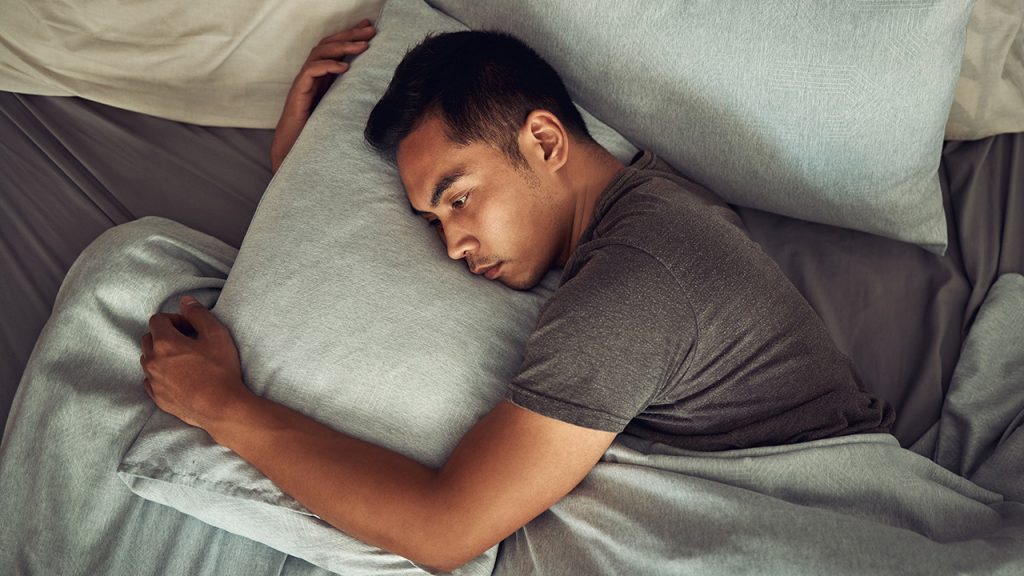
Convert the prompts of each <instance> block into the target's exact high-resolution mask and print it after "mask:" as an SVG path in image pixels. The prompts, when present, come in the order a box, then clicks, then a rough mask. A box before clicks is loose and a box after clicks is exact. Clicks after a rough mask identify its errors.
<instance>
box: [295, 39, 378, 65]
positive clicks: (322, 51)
mask: <svg viewBox="0 0 1024 576" xmlns="http://www.w3.org/2000/svg"><path fill="white" fill-rule="evenodd" d="M369 46H370V44H369V42H366V41H365V40H360V41H354V42H353V41H341V40H339V41H336V42H327V43H324V44H318V45H317V46H316V47H315V48H313V50H312V51H310V53H309V58H307V59H306V62H311V63H312V62H316V61H317V60H324V59H326V58H341V57H342V56H355V55H357V54H362V53H363V52H365V51H366V49H367V48H368V47H369Z"/></svg>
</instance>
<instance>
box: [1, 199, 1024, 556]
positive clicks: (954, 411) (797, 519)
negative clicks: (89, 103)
mask: <svg viewBox="0 0 1024 576" xmlns="http://www.w3.org/2000/svg"><path fill="white" fill-rule="evenodd" d="M236 253H237V251H236V250H235V249H234V248H232V247H230V246H228V245H226V244H224V243H223V242H221V241H219V240H217V239H215V238H212V237H210V236H207V235H204V234H201V233H199V232H196V231H194V230H192V229H190V228H187V227H185V226H183V225H181V224H178V223H176V222H173V221H169V220H166V219H162V218H144V219H140V220H138V221H136V222H131V223H128V224H125V225H121V226H117V227H114V228H112V229H110V230H108V231H107V232H105V233H103V234H102V235H101V236H100V237H99V238H98V239H97V240H96V241H95V242H93V243H92V244H90V246H89V247H88V248H87V249H86V250H85V252H83V254H82V255H81V256H80V257H79V258H78V259H77V260H76V261H75V263H74V265H73V266H72V268H71V270H70V271H69V273H68V276H67V278H66V280H65V282H64V283H63V284H62V286H61V288H60V291H59V292H58V294H57V298H56V303H55V306H54V311H53V314H52V315H51V317H50V319H49V320H48V321H47V323H46V326H45V327H44V329H43V332H42V335H41V336H40V338H39V340H38V342H37V344H36V346H35V348H34V350H33V353H32V357H31V359H30V361H29V364H28V368H27V370H26V372H25V378H24V379H23V381H22V387H21V388H20V389H19V391H18V394H17V396H16V398H15V402H14V405H13V409H12V417H11V420H10V421H9V422H8V427H7V430H6V431H5V435H4V438H3V441H2V443H0V494H3V495H4V509H3V510H4V512H3V516H2V519H3V522H2V528H0V566H4V567H5V569H6V570H8V571H10V572H12V573H14V574H64V575H68V576H75V575H82V576H84V575H92V574H125V575H127V574H131V575H133V576H144V575H149V574H152V575H160V574H219V575H227V576H231V575H235V574H238V575H243V574H245V575H256V576H258V575H262V574H266V575H273V574H289V575H291V574H323V573H324V572H323V571H321V570H319V569H317V568H314V567H313V566H311V565H309V564H307V563H306V562H304V561H302V560H298V559H296V558H294V557H290V556H287V555H285V554H282V553H280V552H277V551H275V550H273V549H271V548H269V547H267V546H264V545H262V544H258V543H257V542H255V541H251V540H247V539H245V538H242V537H239V536H235V535H232V534H230V533H228V532H225V531H222V530H218V529H216V528H213V527H212V526H210V525H207V524H204V523H202V522H200V521H198V520H196V519H194V518H192V517H191V516H187V515H184V514H180V513H178V512H176V511H175V510H173V509H171V508H169V507H165V506H161V505H159V504H156V503H154V502H151V501H148V500H144V499H142V498H138V497H136V496H134V495H133V494H132V493H131V491H130V490H129V489H128V487H127V486H125V485H124V484H123V483H122V482H121V480H120V479H119V478H118V476H117V475H116V473H115V470H116V467H117V463H118V461H119V459H120V457H121V454H123V453H124V452H125V450H127V448H128V446H129V445H130V444H131V442H132V441H133V439H134V438H135V435H136V434H137V433H138V430H139V429H140V428H141V427H142V425H143V423H144V422H145V421H146V419H147V418H148V417H149V416H150V414H151V413H152V412H153V411H154V410H155V407H154V406H153V404H152V402H151V401H150V400H149V398H148V396H147V395H146V393H145V392H144V391H143V390H142V387H141V386H140V383H139V377H140V368H139V366H138V354H139V338H140V336H141V334H142V333H144V332H145V331H146V330H147V329H148V327H147V324H146V321H147V319H148V315H149V314H150V313H151V312H153V311H157V310H159V311H165V312H169V311H173V310H175V309H176V306H177V300H178V298H179V296H180V295H182V294H186V293H187V294H192V295H195V296H197V297H199V298H200V299H202V300H203V301H207V302H210V301H212V300H214V299H216V297H217V296H218V294H219V292H220V289H221V288H222V286H223V285H224V281H225V279H226V277H227V274H228V272H229V271H230V268H231V265H232V264H233V262H234V258H235V256H236ZM83 335H88V337H85V338H83ZM1022 340H1024V277H1022V276H1020V275H1016V274H1009V275H1005V276H1003V277H1001V278H1000V280H999V281H998V282H997V283H996V284H995V285H994V286H993V288H992V289H991V290H990V291H989V293H988V296H987V298H986V299H985V300H984V302H983V303H982V306H981V309H980V312H979V313H978V316H977V320H976V322H975V323H974V325H973V327H972V328H971V331H970V333H969V334H968V335H967V338H966V342H965V345H964V348H963V353H962V354H961V355H960V361H959V363H958V365H957V367H956V370H955V372H954V377H953V379H952V385H951V387H950V392H949V395H948V397H947V399H946V402H945V403H944V406H943V411H942V414H941V418H940V419H939V421H938V423H937V425H936V426H934V427H933V429H932V431H931V432H930V433H928V434H926V435H925V437H924V439H923V440H922V441H920V442H919V443H918V444H917V445H915V447H914V448H915V450H916V451H917V453H915V452H914V451H911V450H908V449H905V448H902V447H900V446H899V443H898V442H897V440H896V439H895V438H894V437H892V436H890V435H886V434H863V435H855V436H847V437H842V438H832V439H826V440H818V441H814V442H808V443H804V444H799V445H790V446H782V447H767V448H756V449H748V450H736V451H728V452H718V453H697V452H689V451H685V450H679V449H675V448H671V447H668V446H664V445H659V444H655V443H650V442H646V441H643V440H640V439H638V438H635V437H630V436H628V435H623V436H620V437H619V438H618V439H617V441H616V443H615V444H614V445H613V446H612V448H611V449H609V451H608V452H607V453H606V454H605V456H604V457H603V458H602V461H601V462H600V463H599V464H598V465H597V466H596V467H595V469H594V471H593V472H592V473H591V474H590V475H588V477H587V479H585V480H584V482H583V483H582V484H581V486H580V487H579V488H578V489H576V490H574V491H573V492H572V493H571V494H570V495H569V496H568V497H566V498H565V499H563V500H562V501H560V502H559V503H558V504H556V505H555V506H554V507H553V508H552V509H551V510H549V511H548V512H546V513H544V514H543V515H541V516H540V517H538V518H537V519H536V520H535V521H533V522H531V523H530V524H528V525H527V526H526V527H524V528H522V529H521V530H519V531H518V532H517V533H516V534H514V535H513V536H512V537H510V538H509V539H508V540H506V542H505V543H504V544H503V545H502V547H501V550H500V552H499V557H498V562H497V565H496V568H495V572H496V573H498V574H514V575H521V574H556V575H557V574H577V573H605V574H636V573H644V574H666V575H668V574H678V573H686V572H689V571H691V570H692V571H695V572H700V573H702V574H722V575H732V574H739V573H763V572H768V573H787V574H821V573H830V574H851V575H853V574H863V573H878V574H908V573H919V574H943V573H958V574H972V575H982V574H1008V575H1009V574H1019V573H1020V571H1021V570H1022V569H1024V554H1022V552H1021V550H1024V503H1022V500H1024V485H1022V483H1021V481H1020V478H1021V476H1022V472H1024V428H1022V424H1024V418H1022V416H1021V415H1022V414H1024V388H1022V386H1021V383H1022V380H1021V378H1022V376H1024V373H1022V372H1021V370H1020V368H1021V366H1022V365H1024V348H1021V347H1020V346H1019V342H1021V341H1022ZM925 456H927V457H925ZM930 458H934V460H935V461H933V460H932V459H930ZM936 462H938V463H936ZM940 464H941V466H940ZM943 466H945V468H944V467H943ZM954 471H955V472H957V473H958V474H961V475H962V477H961V476H958V475H956V474H954V473H953V472H954ZM1002 494H1005V495H1006V498H1004V497H1003V496H1002ZM373 560H374V558H372V557H370V558H368V561H373ZM380 568H381V570H382V571H385V568H384V567H380ZM386 571H387V572H388V573H391V572H395V573H405V569H403V568H402V567H398V566H394V567H392V566H388V567H387V570H386Z"/></svg>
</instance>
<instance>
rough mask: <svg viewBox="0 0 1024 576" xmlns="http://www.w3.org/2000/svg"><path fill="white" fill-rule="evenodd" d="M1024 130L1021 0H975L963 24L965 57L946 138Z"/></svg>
mask: <svg viewBox="0 0 1024 576" xmlns="http://www.w3.org/2000/svg"><path fill="white" fill-rule="evenodd" d="M1020 131H1024V0H978V1H977V2H976V3H975V5H974V10H973V11H972V12H971V19H970V22H968V24H967V39H966V41H965V45H964V59H963V64H962V65H961V66H960V80H958V81H957V83H956V92H955V94H954V100H953V107H952V109H951V110H950V111H949V121H947V122H946V139H947V140H977V139H979V138H984V137H986V136H991V135H993V134H1004V133H1006V132H1020Z"/></svg>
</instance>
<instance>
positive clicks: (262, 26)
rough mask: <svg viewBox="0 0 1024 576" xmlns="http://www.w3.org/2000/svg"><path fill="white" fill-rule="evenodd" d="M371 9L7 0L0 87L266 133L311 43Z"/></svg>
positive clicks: (354, 0)
mask: <svg viewBox="0 0 1024 576" xmlns="http://www.w3.org/2000/svg"><path fill="white" fill-rule="evenodd" d="M381 4H383V0H332V1H331V2H293V1H290V0H217V1H216V2H187V1H179V2H139V1H137V0H89V1H88V2H67V1H66V0H8V1H6V2H2V3H0V5H2V8H0V14H3V16H0V39H2V41H0V90H5V91H9V92H22V93H26V94H45V95H49V96H81V97H83V98H87V99H89V100H94V101H96V102H102V103H104V104H109V105H111V106H116V107H118V108H124V109H126V110H133V111H135V112H143V113H145V114H151V115H153V116H160V117H163V118H170V119H172V120H179V121H182V122H191V123H193V124H208V125H214V126H241V127H247V128H273V127H274V126H275V125H276V124H277V119H278V118H279V117H280V115H281V105H282V104H283V103H284V98H285V95H286V94H287V93H288V88H289V87H290V86H291V83H292V80H293V79H294V78H295V73H296V72H297V71H298V70H299V67H300V66H301V65H302V62H303V61H304V60H305V59H306V56H308V55H309V50H310V49H311V48H312V47H313V45H314V44H316V43H317V41H319V40H320V38H322V37H324V36H326V35H327V34H329V33H331V32H335V31H337V30H340V29H343V28H347V27H350V26H352V25H354V24H355V23H356V22H358V21H359V20H361V19H363V18H371V19H372V18H375V17H376V15H377V14H378V13H379V11H380V7H381Z"/></svg>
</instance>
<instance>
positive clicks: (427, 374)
mask: <svg viewBox="0 0 1024 576" xmlns="http://www.w3.org/2000/svg"><path fill="white" fill-rule="evenodd" d="M378 27H379V33H378V35H377V37H376V38H375V39H374V40H373V41H372V43H371V47H370V49H369V50H368V51H367V52H366V53H365V54H363V55H362V56H360V57H359V58H357V59H356V60H355V61H354V63H353V65H352V68H351V70H350V71H349V72H348V73H347V74H345V75H344V76H343V77H342V78H341V79H340V80H339V81H338V82H336V83H335V85H334V86H333V87H332V89H331V91H330V92H329V93H328V94H327V95H326V96H325V98H324V100H323V101H322V102H321V104H320V106H319V107H318V108H317V110H316V111H315V112H314V114H313V116H312V118H311V119H310V122H309V124H308V125H307V126H306V128H305V129H304V130H303V132H302V135H301V137H300V138H299V140H298V141H297V142H296V144H295V147H294V148H293V150H292V151H291V153H290V154H289V155H288V157H287V159H286V160H285V162H284V164H283V165H282V166H281V168H280V170H279V171H278V173H277V175H276V176H275V177H274V179H273V181H272V182H271V183H270V186H269V188H268V189H267V191H266V194H265V195H264V196H263V199H262V201H261V202H260V205H259V207H258V209H257V212H256V215H255V217H254V219H253V222H252V224H251V225H250V227H249V231H248V234H247V235H246V237H245V240H244V242H243V243H242V246H241V249H240V251H239V254H238V258H237V260H236V262H235V264H234V266H233V268H232V270H231V273H230V275H229V277H228V279H227V282H226V284H225V286H224V289H223V292H222V293H221V295H220V297H219V300H218V302H217V304H216V306H215V307H214V313H215V314H216V315H217V316H218V317H219V318H220V319H221V320H222V321H224V322H225V323H226V324H227V326H228V327H229V328H230V329H231V332H232V334H233V336H234V338H235V340H236V342H237V344H238V347H239V353H240V356H241V359H242V366H243V376H244V379H245V382H246V383H247V384H248V385H249V386H250V387H251V388H252V389H253V390H254V391H256V392H257V393H258V394H260V395H263V396H266V397H268V398H270V399H272V400H274V401H276V402H279V403H282V404H285V405H287V406H290V407H292V408H294V409H297V410H299V411H300V412H303V413H305V414H307V415H309V416H311V417H313V418H315V419H317V420H319V421H321V422H324V423H326V424H328V425H329V426H331V427H333V428H335V429H338V430H341V431H343V432H345V433H347V434H349V435H351V436H355V437H357V438H362V439H364V440H367V441H370V442H373V443H375V444H378V445H382V446H385V447H387V448H390V449H392V450H395V451H397V452H400V453H402V454H404V455H406V456H409V457H410V458H413V459H415V460H417V461H419V462H422V463H424V464H427V465H429V466H432V467H440V466H441V465H442V464H443V463H444V461H445V460H446V459H447V457H448V455H449V453H450V452H451V451H452V450H453V449H454V447H455V446H456V444H457V443H458V441H459V440H460V439H461V438H462V436H463V435H464V433H465V432H466V431H468V429H469V428H470V427H471V426H472V425H473V424H474V423H475V422H476V420H477V419H479V418H480V417H481V416H482V415H483V414H485V413H486V412H487V411H488V410H490V408H491V407H493V406H494V404H496V403H497V402H498V401H499V400H500V398H501V396H502V393H503V391H504V389H505V387H506V386H507V384H508V382H509V381H510V380H511V378H512V377H513V376H514V375H515V373H516V371H517V369H518V368H519V364H520V362H521V353H522V349H523V346H524V344H525V341H526V337H527V336H528V334H529V332H530V330H531V329H532V328H533V325H534V322H535V320H536V314H537V311H538V309H539V307H540V304H541V303H542V301H543V300H544V299H545V298H546V296H548V295H549V294H550V293H551V291H552V290H553V289H554V287H555V286H556V285H557V280H558V272H557V271H552V272H551V273H549V274H548V276H547V277H546V278H545V280H544V282H543V283H542V284H541V286H539V287H538V288H536V289H534V290H533V291H530V292H516V291H513V290H511V289H508V288H506V287H504V286H502V285H500V284H498V283H495V282H490V281H488V280H485V279H483V278H482V277H476V276H472V275H471V274H469V273H468V272H467V270H466V267H465V265H464V264H463V263H461V262H455V261H452V260H450V259H449V258H448V257H447V255H446V252H445V251H444V250H443V248H442V245H441V243H440V241H439V239H438V238H437V236H436V234H435V233H434V232H433V230H432V229H430V228H429V227H428V226H427V225H426V223H425V222H424V221H423V220H422V219H420V218H418V217H416V216H414V215H413V214H412V213H411V211H410V209H409V206H408V203H407V201H406V199H405V194H404V192H403V189H402V186H401V183H400V181H399V179H398V176H397V173H396V171H395V169H394V168H393V167H392V166H390V165H388V164H387V163H385V162H384V161H382V160H380V159H379V158H378V157H377V155H376V154H375V153H374V152H373V151H371V150H370V149H369V147H368V146H367V145H366V144H365V143H364V141H363V136H362V134H363V127H364V125H365V123H366V119H367V117H368V116H369V113H370V110H371V108H372V107H373V105H374V104H375V103H376V101H377V99H378V98H379V97H380V96H381V95H382V94H383V93H384V90H385V88H386V87H387V84H388V82H389V81H390V80H391V75H392V73H393V71H394V68H395V67H396V66H397V64H398V62H399V61H400V60H401V58H402V56H404V54H405V52H406V51H407V50H408V49H409V48H410V47H412V46H413V45H415V44H417V43H418V42H419V41H420V40H421V39H422V38H423V37H424V36H425V35H426V34H427V33H428V32H439V31H450V30H460V29H463V28H464V27H463V26H462V25H460V24H458V23H457V22H456V21H454V20H452V19H450V18H448V17H447V16H444V15H443V14H441V13H440V12H437V11H435V10H434V9H432V8H430V7H429V6H428V5H426V4H425V3H423V2H422V1H420V0H394V1H391V2H389V3H388V5H387V6H386V8H385V9H384V11H383V13H382V15H381V18H380V20H379V21H378ZM591 127H592V131H593V132H594V135H595V137H596V138H597V139H598V140H599V141H602V143H604V144H605V145H606V146H607V147H608V148H609V149H611V150H613V151H614V152H615V153H616V155H617V156H618V157H619V158H620V159H622V160H624V161H628V160H629V158H630V157H631V156H632V155H633V153H634V152H635V149H634V148H633V147H632V146H630V145H629V144H628V143H627V142H625V141H624V140H622V139H621V137H619V136H618V135H616V134H615V133H614V132H611V131H610V130H608V129H607V128H606V127H602V126H600V125H599V124H597V123H595V122H591ZM119 473H120V475H121V478H122V479H123V480H124V481H125V483H127V484H128V486H129V487H130V488H131V490H133V491H134V492H135V493H137V494H139V495H140V496H142V497H144V498H148V499H150V500H154V501H156V502H160V503H162V504H166V505H168V506H172V507H174V508H176V509H178V510H180V511H182V512H184V513H186V514H190V515H192V516H195V517H197V518H199V519H200V520H203V521H205V522H207V523H209V524H212V525H214V526H218V527H220V528H223V529H225V530H228V531H230V532H233V533H236V534H240V535H243V536H246V537H249V538H252V539H254V540H257V541H259V542H263V543H265V544H267V545H269V546H272V547H274V548H276V549H278V550H281V551H283V552H286V553H288V554H291V555H293V556H297V557H299V558H303V559H305V560H307V561H309V562H311V563H313V564H316V565H318V566H320V567H323V568H326V569H328V570H333V571H337V572H341V573H344V574H346V575H350V574H386V573H393V572H403V573H407V572H408V571H409V570H414V571H415V569H416V568H417V567H416V566H415V565H413V564H412V563H411V562H409V561H407V560H405V559H403V558H401V557H399V556H396V555H394V554H389V553H386V552H384V551H382V550H380V549H377V548H373V547H370V546H367V545H365V544H362V543H360V542H358V541H357V540H355V539H353V538H350V537H348V536H347V535H345V534H343V533H341V532H339V531H337V530H334V529H333V528H331V527H330V526H329V525H327V524H326V523H324V522H322V521H320V520H319V519H318V518H316V517H315V516H313V515H311V514H310V513H309V512H308V511H306V510H305V509H304V508H303V507H302V506H301V505H300V504H299V503H297V502H296V501H295V500H293V499H292V498H291V497H289V496H288V495H286V494H284V493H282V492H281V491H280V490H279V489H278V488H277V487H276V486H275V485H274V484H273V483H272V482H270V480H268V479H267V478H266V477H265V476H263V474H261V473H260V472H259V471H257V470H256V469H255V468H253V467H251V466H249V465H248V464H247V463H245V462H244V461H243V460H241V459H240V458H239V457H238V456H237V455H235V454H234V453H233V452H231V451H230V450H228V449H226V448H223V447H221V446H218V445H216V444H214V443H213V442H212V440H211V439H210V438H209V436H207V434H206V433H205V432H203V431H201V430H199V429H197V428H191V427H189V426H187V425H185V424H184V423H182V422H181V421H179V420H178V419H177V418H175V417H173V416H170V415H168V414H166V413H164V412H161V411H159V410H158V411H156V412H155V413H154V414H153V416H152V418H151V419H150V420H149V421H148V422H147V423H146V425H145V427H144V428H143V429H142V431H141V432H140V434H139V437H138V438H137V440H136V441H135V443H134V444H133V446H132V447H131V449H130V450H129V451H128V453H127V454H126V455H125V457H124V459H123V460H122V462H121V465H120V467H119ZM338 497H339V498H344V494H339V495H338ZM494 556H495V549H491V550H490V551H488V552H487V553H486V554H484V555H483V556H481V557H479V558H477V559H476V560H475V561H474V562H472V563H471V564H470V565H468V566H466V567H464V568H463V569H461V570H460V571H459V573H464V574H485V573H486V574H489V573H490V570H491V567H492V565H493V563H494Z"/></svg>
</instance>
